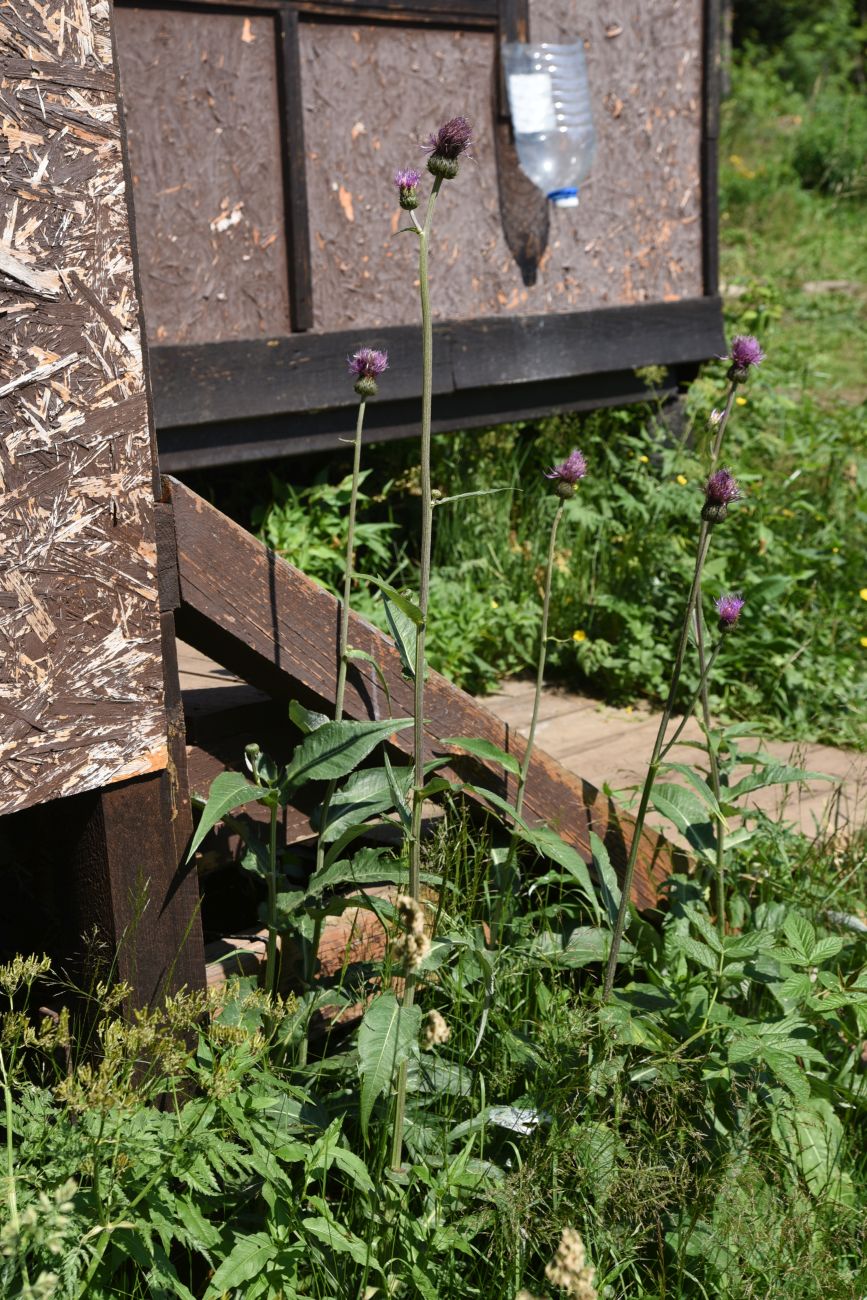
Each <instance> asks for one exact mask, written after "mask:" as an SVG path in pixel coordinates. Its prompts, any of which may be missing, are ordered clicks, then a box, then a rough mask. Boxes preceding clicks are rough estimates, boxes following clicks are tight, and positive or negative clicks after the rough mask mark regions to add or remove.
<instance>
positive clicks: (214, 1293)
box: [205, 1232, 277, 1300]
mask: <svg viewBox="0 0 867 1300" xmlns="http://www.w3.org/2000/svg"><path fill="white" fill-rule="evenodd" d="M276 1253H277V1243H276V1242H274V1241H272V1240H271V1238H270V1237H269V1236H268V1235H267V1233H265V1232H254V1233H252V1234H251V1235H250V1236H249V1237H241V1238H237V1239H236V1240H235V1244H234V1246H233V1247H232V1249H231V1250H230V1252H229V1254H228V1255H227V1256H226V1258H225V1259H224V1260H223V1262H222V1264H221V1265H220V1267H219V1268H218V1269H217V1271H216V1273H215V1274H214V1276H213V1277H212V1278H211V1283H210V1286H209V1287H208V1289H207V1291H206V1292H205V1300H217V1298H218V1297H220V1296H223V1295H224V1294H225V1292H226V1291H230V1290H231V1289H232V1287H237V1286H241V1284H242V1283H243V1282H249V1281H250V1279H251V1278H254V1277H256V1276H257V1274H259V1273H261V1272H262V1269H263V1268H265V1267H266V1266H267V1265H268V1264H270V1262H271V1261H272V1260H273V1258H274V1256H275V1255H276Z"/></svg>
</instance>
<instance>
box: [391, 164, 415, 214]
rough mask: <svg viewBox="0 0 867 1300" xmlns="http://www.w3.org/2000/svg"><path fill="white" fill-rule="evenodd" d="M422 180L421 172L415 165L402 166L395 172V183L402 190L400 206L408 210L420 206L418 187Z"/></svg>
mask: <svg viewBox="0 0 867 1300" xmlns="http://www.w3.org/2000/svg"><path fill="white" fill-rule="evenodd" d="M420 180H421V172H419V171H416V169H415V168H414V167H406V168H401V170H399V171H396V172H395V173H394V183H395V185H396V186H397V188H398V191H399V192H400V206H401V207H402V208H405V209H406V211H407V212H411V211H412V210H413V208H417V207H418V194H416V190H417V189H418V185H419V182H420Z"/></svg>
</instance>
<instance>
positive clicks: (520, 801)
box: [491, 501, 565, 943]
mask: <svg viewBox="0 0 867 1300" xmlns="http://www.w3.org/2000/svg"><path fill="white" fill-rule="evenodd" d="M564 508H565V502H563V501H558V503H557V509H556V510H555V511H554V518H553V520H552V521H551V535H550V538H549V541H548V563H547V566H546V568H545V588H544V591H543V595H542V627H541V630H540V633H539V658H538V660H537V662H536V690H535V693H534V695H533V712H532V715H531V717H530V730H529V731H528V732H527V745H526V748H525V750H524V757H523V759H522V761H521V768H520V771H519V772H518V784H517V789H516V792H515V813H516V815H517V816H518V817H520V816H521V813H522V812H523V810H524V791H525V790H526V788H527V777H528V776H529V774H530V763H531V762H532V759H533V748H534V745H535V742H536V726H537V723H538V721H539V705H540V703H541V700H542V687H543V685H544V682H545V663H546V660H547V658H548V615H549V613H550V610H551V587H552V584H553V580H554V558H555V555H556V548H557V529H558V528H559V527H560V520H561V519H562V518H563V510H564ZM517 851H518V832H517V826H514V827H513V828H512V837H511V840H510V841H509V852H508V856H507V858H506V862H505V867H504V870H503V886H504V887H508V883H509V880H510V877H511V872H512V868H513V867H514V863H515V857H516V855H517ZM502 914H503V896H502V889H501V892H500V897H499V898H498V899H497V905H496V911H495V914H494V916H493V917H492V918H491V920H492V924H491V940H492V943H496V942H497V939H498V936H499V933H500V926H501V924H502Z"/></svg>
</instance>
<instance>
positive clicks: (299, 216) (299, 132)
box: [277, 7, 313, 331]
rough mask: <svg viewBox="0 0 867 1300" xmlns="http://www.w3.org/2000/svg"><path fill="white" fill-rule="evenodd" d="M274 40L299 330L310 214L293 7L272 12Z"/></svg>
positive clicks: (309, 309)
mask: <svg viewBox="0 0 867 1300" xmlns="http://www.w3.org/2000/svg"><path fill="white" fill-rule="evenodd" d="M277 42H278V44H277V61H278V66H277V86H278V90H279V94H280V118H281V131H282V140H283V188H284V193H285V208H284V211H285V221H286V260H287V263H288V266H289V315H290V319H291V323H292V329H293V330H296V331H302V330H309V329H312V327H313V269H312V264H311V261H310V218H309V215H308V211H307V175H306V166H307V163H306V154H305V149H304V105H303V103H302V99H301V56H300V53H299V47H298V13H297V11H296V10H295V9H294V8H290V7H283V8H281V9H280V11H279V13H278V14H277Z"/></svg>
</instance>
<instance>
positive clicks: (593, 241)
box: [301, 0, 703, 330]
mask: <svg viewBox="0 0 867 1300" xmlns="http://www.w3.org/2000/svg"><path fill="white" fill-rule="evenodd" d="M530 25H531V38H532V39H533V40H548V41H562V40H569V39H575V38H578V37H580V38H585V47H586V51H587V60H588V67H589V75H590V81H591V89H592V93H593V101H594V117H595V123H596V128H597V137H598V146H597V157H596V164H595V166H594V169H593V174H592V177H591V178H590V179H589V180H588V181H586V182H585V184H584V185H583V186H582V201H581V206H580V207H579V208H578V209H577V210H563V209H560V210H557V209H553V210H552V211H551V230H550V240H549V245H548V249H547V252H546V253H545V255H544V256H543V258H542V264H541V270H540V274H539V278H538V282H537V283H536V285H535V286H533V287H526V286H525V285H524V284H523V281H522V278H521V274H520V272H519V269H518V267H517V265H516V264H515V261H514V258H513V257H512V255H511V253H510V252H509V249H508V248H507V246H506V243H505V239H504V235H503V229H502V220H501V216H500V209H499V198H498V189H497V173H496V158H495V150H494V139H493V137H494V119H493V109H494V95H493V87H494V82H495V76H496V72H497V60H498V45H497V40H496V37H495V36H494V34H493V33H484V32H470V31H462V32H458V31H447V30H442V29H437V30H423V29H422V28H419V27H414V28H413V27H406V28H404V27H400V28H395V27H390V26H389V27H384V26H380V27H377V26H370V25H361V24H359V25H357V26H334V27H329V28H328V29H326V30H325V32H324V31H323V28H322V26H321V25H319V24H317V23H315V22H306V23H302V26H301V53H302V67H303V93H304V105H305V121H304V129H305V136H306V143H307V175H308V182H309V187H310V221H311V245H312V254H313V282H314V286H315V295H316V312H315V328H316V329H317V330H335V329H349V328H364V327H374V326H382V325H398V324H409V323H414V322H415V321H416V319H417V314H418V307H417V302H416V294H415V291H414V289H413V278H414V265H415V247H414V239H413V237H412V236H411V235H406V234H399V233H398V230H399V227H400V226H401V225H403V224H405V222H404V221H403V220H401V216H402V214H401V213H400V211H399V209H398V208H397V204H396V202H395V193H394V188H393V186H392V183H391V179H392V172H393V171H394V168H395V167H397V166H407V165H411V164H415V163H418V162H419V160H420V159H421V158H422V157H423V155H422V153H421V151H420V149H419V141H421V140H422V139H424V138H425V136H426V135H427V134H429V132H430V130H431V129H432V128H433V127H435V126H437V125H438V124H439V123H440V122H442V121H443V120H445V119H446V118H448V117H450V116H453V115H454V114H455V113H463V114H464V115H465V116H466V117H468V118H469V119H470V120H471V121H472V122H473V124H474V126H475V128H476V137H477V145H476V149H475V153H476V161H475V162H474V163H467V164H466V165H465V166H464V167H463V169H462V172H461V176H460V177H459V179H458V180H457V181H456V182H455V183H453V184H449V185H448V186H447V187H446V192H445V194H444V196H443V201H442V203H441V204H440V207H439V208H438V211H437V217H436V228H435V235H434V240H433V253H432V268H431V269H432V277H433V283H434V287H433V302H434V312H435V315H436V316H437V318H438V319H441V320H442V319H469V318H477V317H490V316H499V315H508V314H520V315H527V314H533V313H547V312H572V311H584V310H591V309H593V308H596V307H600V306H606V305H615V304H632V303H641V302H648V301H675V300H677V299H680V298H689V297H698V296H701V294H702V293H703V284H702V264H701V220H700V201H701V195H700V189H699V161H700V132H701V4H700V0H646V2H644V3H642V4H640V5H639V4H631V5H623V6H621V7H620V9H619V10H617V12H616V13H615V11H614V10H610V11H609V10H605V11H604V12H603V11H601V10H600V9H599V7H598V6H597V5H596V4H595V3H593V0H531V4H530Z"/></svg>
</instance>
